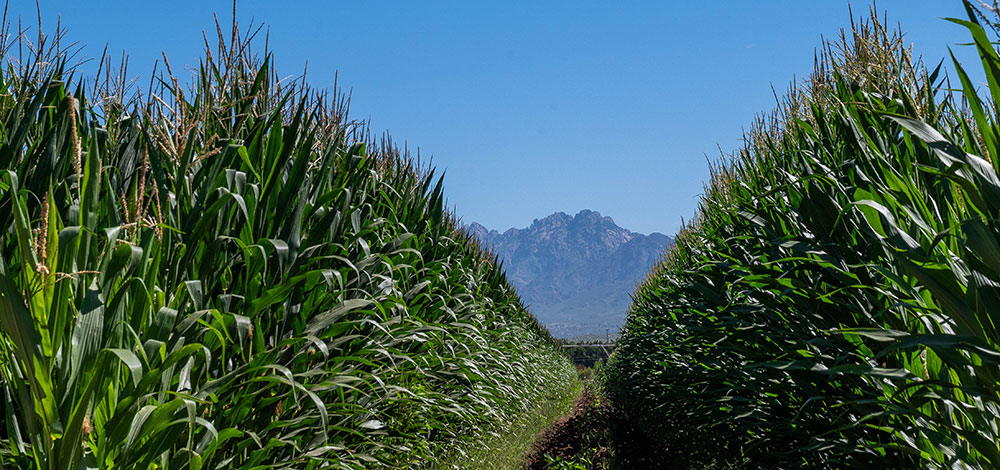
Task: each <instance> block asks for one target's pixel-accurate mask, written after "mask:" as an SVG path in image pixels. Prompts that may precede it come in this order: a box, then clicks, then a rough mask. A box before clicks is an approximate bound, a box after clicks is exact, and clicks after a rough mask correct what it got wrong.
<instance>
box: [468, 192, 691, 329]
mask: <svg viewBox="0 0 1000 470" xmlns="http://www.w3.org/2000/svg"><path fill="white" fill-rule="evenodd" d="M467 228H468V230H469V231H470V232H472V233H473V234H475V235H476V236H477V237H478V238H479V239H480V240H482V241H483V243H484V244H485V245H487V246H488V247H490V248H491V249H492V250H493V251H494V252H495V253H496V254H497V255H498V256H499V257H500V258H501V259H502V260H503V262H504V268H505V270H506V271H507V277H508V279H510V281H511V283H512V284H513V285H514V287H516V288H517V290H518V293H519V294H520V295H521V298H522V299H523V300H524V302H525V303H526V304H527V306H528V309H529V310H531V311H532V312H533V313H534V314H535V316H537V317H538V319H539V320H540V321H541V322H542V323H543V324H544V325H545V326H547V327H548V328H549V330H550V331H551V332H552V333H553V334H554V335H556V336H558V337H573V336H581V335H586V334H598V335H604V334H605V332H606V331H610V332H611V333H614V332H616V331H618V328H620V327H621V325H622V324H623V323H624V320H625V313H626V311H627V310H628V306H629V303H630V302H631V300H630V298H629V295H630V294H631V293H632V291H633V290H634V289H635V286H636V283H638V282H639V281H641V280H642V279H643V277H645V275H646V272H647V271H649V268H650V267H651V266H652V265H653V263H654V262H655V261H656V260H657V259H658V257H659V256H660V254H661V253H663V251H664V250H665V249H666V248H667V247H668V246H669V245H670V244H672V243H673V240H672V239H671V238H670V237H668V236H666V235H663V234H662V233H652V234H649V235H643V234H640V233H636V232H632V231H630V230H628V229H624V228H622V227H619V226H618V225H616V224H615V222H614V220H612V219H611V217H605V216H602V215H601V214H599V213H597V212H595V211H591V210H583V211H580V213H578V214H576V215H575V216H570V215H567V214H565V213H562V212H556V213H555V214H552V215H550V216H548V217H545V218H544V219H535V221H534V222H532V223H531V226H529V227H527V228H523V229H517V228H512V229H509V230H507V231H505V232H503V233H501V232H498V231H496V230H489V229H487V228H486V227H483V226H482V225H480V224H478V223H475V222H473V223H472V224H470V225H469V226H468V227H467Z"/></svg>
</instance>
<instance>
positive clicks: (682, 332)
mask: <svg viewBox="0 0 1000 470" xmlns="http://www.w3.org/2000/svg"><path fill="white" fill-rule="evenodd" d="M969 13H970V15H969V17H970V19H971V21H957V20H956V22H957V23H960V24H962V25H965V26H966V27H968V30H969V31H971V32H972V36H973V39H974V42H975V46H974V47H977V48H978V49H979V51H980V54H981V56H982V57H983V65H984V67H985V71H986V74H985V76H986V77H987V79H988V91H989V93H990V94H991V97H992V101H991V100H989V99H987V100H983V99H981V98H980V97H979V95H978V94H977V91H976V89H975V88H974V85H973V83H972V81H971V80H970V79H969V78H968V77H967V75H966V73H965V72H964V71H963V69H962V67H961V65H960V64H958V63H956V64H955V66H956V68H957V69H958V72H957V75H958V77H956V78H957V79H958V81H959V82H960V83H961V84H962V86H963V91H964V92H963V93H962V94H960V95H952V94H951V92H950V91H949V90H946V89H944V88H942V85H943V83H944V80H943V78H942V75H941V74H940V73H939V71H938V70H939V69H936V70H934V71H933V72H931V73H926V72H924V70H923V68H922V67H920V66H919V65H913V64H912V62H911V59H910V56H909V53H908V50H907V49H905V48H904V47H902V37H901V35H899V34H896V35H893V34H890V33H889V32H888V31H886V29H885V28H884V27H883V26H882V25H881V24H880V23H879V22H878V21H872V22H864V23H859V24H857V25H855V28H854V31H853V34H852V37H851V38H850V39H851V40H850V41H848V40H846V39H845V40H843V41H842V42H841V43H840V44H839V47H837V45H828V46H827V47H826V48H825V50H824V56H823V57H822V58H821V60H820V65H819V67H818V70H817V72H816V74H815V75H814V76H813V77H812V80H811V82H810V83H808V84H807V86H806V87H805V89H797V90H793V91H792V92H791V94H790V95H789V96H788V98H787V99H786V101H785V102H784V105H783V106H782V108H781V109H779V110H778V111H777V112H776V114H775V115H773V116H772V117H771V118H770V119H764V120H761V122H760V123H759V125H758V126H757V127H756V128H755V129H753V131H751V132H750V133H749V134H748V136H747V137H748V138H747V145H746V147H745V148H744V150H742V151H741V152H739V153H738V154H737V155H736V156H735V158H734V159H733V160H732V161H731V162H730V163H728V164H725V165H723V166H722V167H721V168H717V169H716V170H715V174H714V175H713V179H712V182H711V184H710V186H709V187H708V188H706V194H705V197H704V199H703V201H702V204H701V208H700V213H699V216H698V218H697V219H696V221H695V222H694V223H692V224H690V225H689V226H688V227H686V229H685V230H684V231H683V233H682V234H681V235H680V236H678V238H677V245H676V247H675V248H674V249H673V250H672V252H671V253H670V254H669V256H668V257H667V258H666V259H665V260H664V262H663V263H662V265H661V266H660V267H659V268H658V269H657V270H655V272H653V273H652V274H651V275H650V276H649V278H648V279H647V280H646V282H645V283H644V285H643V286H642V287H641V288H640V289H639V290H638V292H637V293H636V296H635V302H634V304H633V306H632V310H631V312H630V316H629V320H628V325H627V327H626V331H625V333H624V335H623V339H622V346H621V348H620V350H619V352H618V354H617V355H616V357H615V358H614V360H613V363H612V364H610V365H609V370H610V373H611V375H612V377H611V380H610V384H609V387H610V389H611V391H612V392H613V393H614V394H615V396H616V397H617V399H618V401H619V402H620V403H621V404H622V405H623V406H624V407H625V408H626V409H627V411H628V412H629V414H630V415H631V416H634V417H635V418H636V419H638V420H641V421H643V423H644V424H646V425H648V426H647V429H650V430H651V433H652V434H654V435H656V437H657V439H658V440H659V442H661V444H662V447H663V451H664V452H665V453H666V455H669V456H671V457H672V458H677V459H678V460H677V461H678V462H680V463H685V462H686V463H687V464H689V465H698V464H699V463H700V464H704V463H706V462H710V461H711V460H712V458H713V457H718V458H719V459H720V460H722V461H726V462H728V463H730V464H735V465H737V466H739V467H740V468H747V467H755V468H756V467H759V468H801V467H807V468H850V467H857V468H914V467H919V466H923V467H928V468H997V467H998V466H1000V431H998V430H1000V382H998V379H1000V330H998V328H1000V322H998V316H997V313H998V312H1000V178H998V172H997V168H998V167H1000V154H998V144H997V142H998V141H1000V134H998V132H997V117H996V114H995V107H994V103H996V98H997V95H998V94H1000V59H998V57H997V53H996V51H995V49H994V46H993V45H992V44H990V42H989V41H988V39H987V35H986V33H985V31H984V29H983V28H982V27H981V26H980V24H979V23H978V21H977V14H976V13H975V11H974V10H973V9H972V8H970V9H969ZM960 100H964V101H965V102H966V103H967V106H962V105H961V101H960Z"/></svg>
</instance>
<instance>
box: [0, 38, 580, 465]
mask: <svg viewBox="0 0 1000 470" xmlns="http://www.w3.org/2000/svg"><path fill="white" fill-rule="evenodd" d="M4 24H5V28H6V18H5V19H4ZM255 31H256V30H254V29H252V28H250V29H246V30H245V31H240V29H239V28H237V27H235V26H234V29H233V34H232V36H231V38H225V37H224V36H223V34H222V32H221V30H219V34H218V36H219V37H218V42H217V46H215V47H210V46H208V45H207V44H206V51H205V56H204V57H203V59H202V60H201V61H200V63H199V64H198V65H197V67H195V69H194V72H193V74H192V75H193V76H192V78H191V80H190V83H189V84H183V85H182V84H181V80H180V79H178V78H177V76H176V75H175V73H174V70H172V68H171V67H170V64H169V62H167V61H166V58H164V62H162V68H161V69H160V71H159V73H154V75H153V76H154V77H155V78H154V79H153V80H151V81H150V83H149V85H148V87H147V86H145V84H138V85H137V84H134V83H133V82H131V81H130V80H129V77H128V76H127V70H126V67H125V66H124V63H123V65H122V66H121V67H117V68H118V71H117V73H112V71H111V67H110V65H111V64H110V61H105V60H103V59H102V61H101V65H100V67H101V69H100V71H99V72H98V73H97V76H95V77H90V78H81V77H80V76H78V75H77V73H76V72H74V68H73V67H72V64H71V63H70V62H69V57H70V56H71V54H70V53H68V51H67V49H65V48H63V47H61V46H60V41H59V39H60V38H59V37H56V38H55V39H53V38H47V37H45V36H43V35H41V34H39V36H38V38H37V39H35V38H29V37H27V36H26V35H25V34H23V31H11V30H9V29H5V30H4V31H3V32H2V34H0V36H2V37H3V38H4V41H5V42H3V43H2V44H0V52H2V54H3V58H4V60H3V64H4V65H3V68H2V70H0V123H2V124H0V133H2V134H0V137H2V141H0V169H2V170H0V227H3V231H2V232H0V394H2V395H3V398H4V403H5V405H4V411H3V412H2V413H0V468H38V469H42V468H45V469H77V468H111V467H114V468H139V469H147V468H160V469H166V468H170V469H192V470H196V469H200V468H262V467H267V468H272V467H273V468H345V469H346V468H351V469H360V468H450V467H452V466H455V467H458V466H462V467H463V468H465V465H466V463H464V462H466V460H467V459H468V458H469V457H468V456H469V455H471V454H470V451H472V450H481V449H482V448H483V446H484V443H485V442H488V441H489V440H490V439H494V438H495V437H496V436H499V435H501V434H503V433H505V432H508V431H510V425H511V424H510V423H512V422H516V419H515V418H516V417H518V416H519V415H521V414H523V413H528V412H530V411H531V410H532V409H533V408H532V407H533V406H535V403H537V402H538V401H539V400H543V399H545V398H546V397H549V396H550V395H553V394H559V393H563V394H565V393H569V390H570V388H571V387H572V385H573V381H575V380H576V379H575V372H574V371H573V368H572V365H571V364H570V362H569V360H568V358H566V357H565V355H563V354H562V353H561V352H560V351H559V348H558V345H557V344H556V343H555V341H554V340H553V339H552V338H551V337H550V336H549V334H548V333H547V332H546V331H545V330H544V328H542V327H541V326H540V325H539V324H538V323H537V322H536V321H535V319H534V318H533V317H532V316H531V315H529V314H528V313H527V311H526V310H525V309H524V307H523V306H522V305H521V303H520V301H519V300H518V298H517V296H516V294H515V293H514V291H513V290H512V288H511V287H510V286H509V285H508V283H507V281H506V279H505V277H504V274H503V271H502V269H501V267H500V266H499V263H498V262H497V260H496V259H495V257H493V256H492V255H490V254H489V253H487V252H486V251H484V250H483V249H482V248H481V247H480V246H479V245H478V244H477V243H476V242H475V241H474V240H473V239H472V238H471V237H470V236H469V235H467V234H466V233H464V231H462V230H461V229H459V228H458V227H459V225H458V223H457V222H456V219H455V217H454V216H453V215H451V214H449V213H448V211H446V210H445V202H444V195H443V189H442V185H441V179H440V178H436V177H435V176H434V175H433V171H431V170H428V169H425V168H420V167H419V166H418V165H416V164H415V163H414V162H413V160H411V159H410V157H409V156H408V155H406V153H405V152H404V151H402V150H400V149H399V148H397V147H396V146H394V145H393V144H392V143H391V141H390V140H389V139H388V138H387V137H386V138H373V137H372V136H371V135H370V134H369V133H368V131H367V130H366V129H365V127H364V126H362V125H359V124H357V123H355V122H352V121H350V120H349V119H348V117H347V108H348V106H347V101H346V100H345V99H344V98H343V95H341V94H340V93H338V92H337V91H336V90H334V91H333V92H332V93H327V92H323V91H317V90H314V89H312V88H310V87H309V86H308V85H307V84H306V83H305V80H304V77H303V78H302V79H301V80H298V79H296V80H279V78H278V77H279V75H278V74H277V72H276V71H275V68H274V66H273V55H272V54H271V53H270V52H269V51H267V50H266V47H265V50H264V51H263V53H260V52H259V51H260V50H261V48H260V47H259V46H258V45H257V44H258V43H259V41H258V40H256V39H255V37H256V33H255ZM227 39H228V41H227ZM207 42H208V40H206V43H207ZM255 51H258V52H255Z"/></svg>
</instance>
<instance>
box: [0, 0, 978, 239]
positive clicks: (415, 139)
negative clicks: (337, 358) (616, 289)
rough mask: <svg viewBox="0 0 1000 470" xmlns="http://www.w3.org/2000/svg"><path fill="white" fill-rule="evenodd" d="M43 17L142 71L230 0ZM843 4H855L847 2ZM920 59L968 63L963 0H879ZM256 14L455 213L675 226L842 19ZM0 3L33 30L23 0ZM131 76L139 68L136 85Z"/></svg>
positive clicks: (640, 7) (350, 8)
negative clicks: (721, 161) (434, 177)
mask: <svg viewBox="0 0 1000 470" xmlns="http://www.w3.org/2000/svg"><path fill="white" fill-rule="evenodd" d="M40 3H41V13H42V22H43V30H46V31H48V32H51V31H53V30H54V28H55V25H56V20H57V18H61V21H62V26H63V27H64V28H65V29H67V30H68V33H67V39H68V40H70V41H77V42H79V43H80V44H81V45H83V46H84V50H83V53H84V55H86V56H88V57H100V54H101V51H102V49H103V48H104V46H105V44H107V45H108V50H109V51H111V52H114V53H115V54H116V55H117V54H120V53H121V51H122V50H125V51H126V52H127V53H128V55H129V57H130V75H133V76H139V77H143V78H144V79H145V80H148V76H149V75H148V74H149V72H150V70H151V68H152V64H153V61H154V60H156V59H158V58H159V57H160V51H165V52H166V53H167V56H168V57H169V58H170V61H171V63H172V65H173V66H174V68H175V71H176V70H177V69H178V68H180V66H181V65H182V64H185V65H193V64H196V63H197V60H198V57H199V56H200V54H201V48H202V44H203V42H202V34H201V32H202V30H206V31H208V32H209V33H212V32H213V30H214V22H213V21H214V20H213V17H212V13H213V12H217V13H218V15H219V18H220V20H221V22H222V23H223V27H224V28H226V27H228V25H229V24H230V23H229V21H230V18H231V9H232V3H231V2H230V1H186V0H182V1H173V2H145V1H141V2H140V1H79V0H76V1H51V0H40ZM853 7H854V11H855V14H858V13H865V14H867V12H868V4H867V3H865V2H854V4H853ZM878 8H879V11H881V12H884V13H885V14H886V15H887V17H888V19H889V21H890V22H892V23H896V22H899V23H900V24H901V25H902V28H903V30H904V31H906V32H907V38H908V40H910V41H912V42H913V43H914V51H915V52H916V53H917V54H920V55H922V56H923V57H924V58H925V59H926V60H927V62H933V65H936V64H937V62H938V61H939V60H940V59H942V58H944V57H946V55H947V47H948V46H949V45H951V46H953V49H956V54H957V55H959V57H960V58H961V59H962V60H963V63H965V64H967V67H968V68H975V66H976V64H975V63H974V59H975V56H974V53H973V52H972V51H969V50H968V49H969V48H968V47H964V46H954V45H955V44H956V43H960V42H966V41H967V38H968V35H967V33H966V32H965V31H964V30H963V28H962V27H960V26H958V25H954V24H951V23H948V22H945V21H943V20H941V19H939V18H941V17H947V16H951V17H964V9H963V8H962V4H961V2H960V1H959V0H933V1H932V0H909V1H903V0H891V1H890V0H881V1H879V3H878ZM237 9H238V11H237V17H238V19H239V21H240V24H241V25H243V26H245V25H248V24H249V23H250V21H251V20H253V21H254V23H257V24H264V25H265V26H266V27H269V28H270V45H271V49H272V50H273V51H274V53H275V58H276V63H277V66H278V68H279V71H280V72H281V73H282V74H287V75H290V76H291V75H297V74H299V73H301V71H302V69H303V67H304V65H305V63H306V61H308V69H309V73H308V77H309V78H308V81H309V82H310V83H311V84H312V85H313V86H315V87H319V88H329V87H332V85H333V81H334V73H335V72H338V73H339V84H340V86H341V87H342V88H343V89H345V90H347V89H349V90H350V91H351V92H352V96H353V98H352V104H351V114H352V116H353V117H354V118H355V119H365V120H370V122H371V126H372V128H373V130H374V131H376V132H381V131H383V130H388V131H389V132H390V133H391V135H392V136H393V137H394V139H396V140H397V141H399V142H400V143H402V142H405V143H406V144H407V145H408V147H409V148H410V149H411V150H415V149H417V148H419V149H420V153H421V155H422V156H423V157H424V158H426V157H428V156H433V163H434V165H435V166H436V167H437V168H438V170H439V171H441V170H446V171H447V176H446V180H445V187H446V194H447V196H448V201H449V204H450V205H451V206H452V207H454V208H455V210H456V212H457V214H458V215H459V216H461V217H462V218H463V220H464V221H466V222H472V221H477V222H480V223H482V224H483V225H486V226H487V227H489V228H495V229H499V230H504V229H507V228H510V227H524V226H527V225H528V224H530V223H531V221H532V220H533V219H535V218H540V217H543V216H545V215H548V214H550V213H552V212H555V211H563V212H567V213H571V214H573V213H576V212H577V211H579V210H581V209H593V210H597V211H599V212H601V213H602V214H604V215H608V216H611V217H612V218H614V219H615V221H616V222H617V223H618V224H619V225H621V226H623V227H626V228H629V229H632V230H635V231H638V232H642V233H648V232H653V231H658V232H662V233H666V234H668V235H672V234H674V233H675V232H676V231H677V229H678V227H679V225H680V221H681V218H684V219H690V218H691V216H692V215H693V214H694V211H695V207H696V204H697V201H698V196H699V194H700V193H701V191H702V185H703V184H704V182H705V180H706V178H707V176H708V170H707V163H706V161H707V160H706V159H707V158H712V159H715V158H716V157H718V156H719V154H720V153H719V152H720V148H721V150H723V151H726V152H728V151H731V150H733V149H736V148H737V147H739V145H740V142H741V136H742V129H743V128H744V127H745V126H747V125H749V123H750V122H751V121H752V118H753V116H754V115H755V114H756V113H760V112H764V111H767V110H769V109H771V108H772V107H773V104H774V98H773V95H772V92H771V86H772V84H773V85H774V87H775V88H776V89H778V90H782V89H785V88H786V86H787V85H788V83H789V82H790V81H791V80H792V79H793V77H798V78H802V77H805V76H806V75H807V74H808V73H809V71H810V70H811V68H812V65H813V51H814V50H815V48H816V47H818V46H819V45H820V44H821V36H825V37H832V36H835V35H837V34H838V32H839V31H840V28H842V27H849V25H850V22H849V21H850V17H849V15H848V6H847V2H846V1H834V0H824V1H819V0H812V1H803V0H781V1H778V0H773V1H767V0H762V1H754V2H687V1H685V2H680V1H670V2H667V1H655V2H654V1H649V2H643V1H631V2H610V1H608V2H595V1H585V0H577V1H550V2H528V1H505V2H489V3H487V2H476V1H473V2H469V1H447V2H446V1H427V2H412V1H399V2H388V1H371V2H344V1H299V2H275V1H263V0H239V3H238V7H237ZM9 15H10V16H12V17H14V18H15V19H16V17H17V16H20V17H21V18H22V20H23V21H24V22H25V23H28V24H34V23H35V22H36V20H35V2H34V1H25V0H12V1H11V3H10V12H9ZM143 78H140V82H141V83H142V82H144V80H143Z"/></svg>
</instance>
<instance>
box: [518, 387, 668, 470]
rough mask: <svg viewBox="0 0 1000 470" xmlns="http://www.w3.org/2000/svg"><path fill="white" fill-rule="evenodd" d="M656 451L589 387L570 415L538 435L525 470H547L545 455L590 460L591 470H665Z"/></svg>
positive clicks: (619, 413) (570, 459) (622, 416)
mask: <svg viewBox="0 0 1000 470" xmlns="http://www.w3.org/2000/svg"><path fill="white" fill-rule="evenodd" d="M653 449H654V448H653V446H651V445H650V443H649V442H648V440H647V439H646V438H645V437H644V436H643V435H642V433H641V432H639V430H638V429H635V427H634V426H632V425H631V423H630V422H629V421H628V420H627V419H626V418H625V416H624V415H623V414H622V413H621V412H620V411H619V410H618V409H617V408H615V407H614V406H613V405H612V404H611V403H609V402H608V401H607V400H604V399H597V398H596V397H595V396H594V394H593V393H592V392H591V391H590V389H589V387H588V388H586V389H584V391H583V393H582V394H581V395H580V397H579V398H578V399H577V401H576V403H574V404H573V409H572V411H571V412H570V413H569V414H568V415H566V416H563V417H561V418H559V419H558V420H556V421H555V422H554V423H552V425H550V426H549V427H548V428H546V429H545V430H543V431H542V432H541V433H539V435H538V437H537V438H536V439H535V443H534V444H533V445H532V450H531V452H530V453H529V454H528V456H527V458H526V460H525V465H524V468H525V469H527V470H545V469H546V468H548V467H547V465H546V459H545V455H546V454H547V455H549V456H551V457H561V458H563V459H565V460H568V461H572V459H573V457H579V456H581V455H583V456H586V457H589V458H590V460H591V464H590V467H589V468H590V469H592V470H611V469H621V470H630V469H635V470H657V469H661V468H666V466H665V462H663V461H662V460H663V459H662V458H660V457H659V456H657V453H656V452H655V451H654V450H653ZM575 461H579V460H575Z"/></svg>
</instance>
